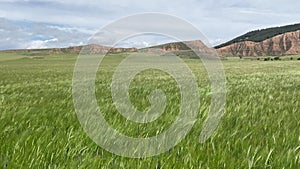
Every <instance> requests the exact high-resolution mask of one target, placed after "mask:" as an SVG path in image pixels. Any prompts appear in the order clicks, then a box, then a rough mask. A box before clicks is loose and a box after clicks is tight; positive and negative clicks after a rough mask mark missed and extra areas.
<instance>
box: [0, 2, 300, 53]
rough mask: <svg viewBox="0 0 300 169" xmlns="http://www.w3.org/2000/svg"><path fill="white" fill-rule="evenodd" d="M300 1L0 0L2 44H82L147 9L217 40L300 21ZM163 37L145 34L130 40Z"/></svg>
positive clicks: (144, 42) (155, 41) (0, 46)
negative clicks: (194, 28) (191, 26)
mask: <svg viewBox="0 0 300 169" xmlns="http://www.w3.org/2000/svg"><path fill="white" fill-rule="evenodd" d="M299 6H300V1H296V0H264V1H261V0H251V1H250V0H243V1H237V0H210V1H209V0H184V1H183V0H159V1H158V0H151V1H141V0H131V1H129V0H123V1H121V0H119V1H117V0H110V1H107V0H77V1H73V0H51V1H50V0H0V49H15V48H48V47H67V46H74V45H82V44H85V43H87V41H88V38H89V37H90V36H91V35H92V34H93V33H96V31H97V30H98V29H99V28H101V27H103V26H105V25H107V24H109V23H111V22H112V21H114V20H117V19H119V18H121V17H124V16H128V15H132V14H137V13H143V12H162V13H166V14H171V15H174V16H178V17H180V18H183V19H185V20H187V21H189V22H190V23H192V24H193V25H195V26H196V27H197V28H198V29H199V30H200V31H201V32H202V33H203V34H204V35H205V36H206V37H207V39H208V40H209V41H210V42H211V43H212V44H213V45H216V44H219V43H222V42H225V41H227V40H230V39H232V38H234V37H236V36H238V35H241V34H243V33H246V32H247V31H250V30H255V29H261V28H267V27H272V26H280V25H286V24H293V23H298V22H300V10H298V7H299ZM164 42H165V40H162V38H149V37H144V38H135V39H132V41H130V40H129V41H128V42H126V43H127V46H137V47H143V46H148V45H155V44H159V43H164ZM126 43H124V44H125V46H126Z"/></svg>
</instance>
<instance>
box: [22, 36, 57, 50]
mask: <svg viewBox="0 0 300 169" xmlns="http://www.w3.org/2000/svg"><path fill="white" fill-rule="evenodd" d="M57 41H58V39H57V38H53V39H49V40H44V41H43V40H35V41H32V42H31V43H30V44H29V46H28V47H27V48H26V49H43V48H49V47H51V46H50V45H49V43H51V42H57Z"/></svg>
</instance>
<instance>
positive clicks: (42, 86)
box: [0, 53, 300, 169]
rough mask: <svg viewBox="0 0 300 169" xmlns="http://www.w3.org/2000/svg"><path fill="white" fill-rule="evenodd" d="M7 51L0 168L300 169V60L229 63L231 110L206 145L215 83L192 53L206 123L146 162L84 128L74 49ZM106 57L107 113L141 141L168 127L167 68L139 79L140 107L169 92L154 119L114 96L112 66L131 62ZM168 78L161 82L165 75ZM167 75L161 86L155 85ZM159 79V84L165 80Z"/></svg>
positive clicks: (171, 98)
mask: <svg viewBox="0 0 300 169" xmlns="http://www.w3.org/2000/svg"><path fill="white" fill-rule="evenodd" d="M11 55H12V54H5V53H1V54H0V121H1V123H0V132H1V138H0V154H1V155H0V166H1V167H3V168H180V169H181V168H297V167H299V166H300V110H299V107H300V104H299V102H300V61H297V60H295V59H294V60H293V61H291V60H289V59H284V60H283V61H267V62H264V61H249V60H243V61H239V60H236V59H228V60H224V61H223V64H224V67H225V71H226V76H227V92H228V93H227V102H226V112H225V115H224V116H223V118H222V121H221V123H220V125H219V127H218V129H217V131H216V132H215V134H214V136H213V137H211V138H210V139H209V140H208V141H207V142H205V143H204V144H200V143H199V142H198V139H199V134H200V132H201V129H202V125H203V122H204V119H205V117H206V113H207V111H208V106H209V105H210V94H211V93H210V85H209V81H208V79H207V75H206V72H205V69H204V67H203V65H202V64H201V62H200V61H199V60H194V59H193V60H192V59H185V62H186V63H187V64H188V65H189V66H190V68H191V69H192V70H193V72H194V74H195V75H196V77H197V80H198V84H199V93H200V94H201V107H200V110H199V115H198V121H197V122H196V124H195V125H194V127H193V129H192V130H191V132H190V133H189V134H188V135H187V137H186V138H185V139H184V140H183V141H182V142H180V144H178V145H177V146H176V147H174V148H173V149H171V150H170V151H168V152H166V153H164V154H161V155H158V156H155V157H149V158H144V159H130V158H125V157H119V156H116V155H113V154H111V153H109V152H107V151H105V150H104V149H102V148H101V147H99V146H97V145H96V144H95V143H94V142H93V141H92V140H91V139H90V138H89V137H88V136H87V135H86V134H85V132H84V131H83V129H82V128H81V126H80V124H79V122H78V120H77V116H76V113H75V110H74V106H73V101H72V74H73V69H74V64H75V61H76V57H77V56H75V55H49V56H41V57H36V58H35V57H29V56H25V55H21V54H20V55H14V56H13V57H11ZM124 57H125V56H124V55H114V56H110V57H107V58H105V59H104V62H103V64H102V66H101V67H100V68H99V71H98V74H97V81H96V95H97V98H98V103H99V106H100V107H101V108H102V109H103V111H104V115H105V118H106V119H107V121H108V122H109V123H110V124H111V125H113V126H114V127H115V128H116V129H117V130H119V131H120V132H122V133H124V134H127V135H131V136H134V137H145V136H152V135H155V134H157V133H160V132H162V131H163V130H165V129H166V128H168V127H169V126H170V124H171V123H172V122H173V121H174V119H175V117H176V115H177V112H178V110H179V104H180V101H179V98H180V97H178V96H179V91H178V87H177V86H176V83H175V81H174V80H173V79H172V78H171V77H169V76H168V75H167V74H165V73H162V72H159V71H154V70H149V71H144V72H142V73H140V74H139V75H138V76H137V77H136V78H135V80H134V81H133V82H132V84H131V88H130V98H131V101H132V103H133V104H134V105H135V106H136V107H138V108H139V109H140V110H145V109H147V107H148V106H149V102H148V101H147V94H149V92H150V91H151V90H153V89H154V88H156V87H160V88H161V89H162V90H164V91H165V92H166V95H167V97H168V102H167V103H168V105H167V107H166V111H165V113H164V115H163V116H162V117H160V118H159V119H158V120H157V121H155V122H153V123H151V124H143V125H142V124H134V123H132V122H128V121H126V120H125V119H124V118H123V117H122V116H121V115H119V114H118V113H117V111H116V110H115V108H114V106H113V103H112V99H111V96H110V83H111V77H112V75H113V72H114V69H115V68H116V66H117V65H118V63H119V62H120V61H121V60H122V58H124ZM161 79H163V80H161ZM158 81H159V83H157V82H158ZM157 84H159V85H157Z"/></svg>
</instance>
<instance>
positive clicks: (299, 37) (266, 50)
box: [217, 30, 300, 57]
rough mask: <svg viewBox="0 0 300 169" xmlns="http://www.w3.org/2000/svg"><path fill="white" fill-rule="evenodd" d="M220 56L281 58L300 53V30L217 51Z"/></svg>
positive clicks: (240, 43) (236, 44)
mask: <svg viewBox="0 0 300 169" xmlns="http://www.w3.org/2000/svg"><path fill="white" fill-rule="evenodd" d="M217 51H218V54H219V56H240V57H242V56H281V55H295V54H299V53H300V30H299V31H295V32H289V33H285V34H282V35H278V36H275V37H272V38H270V39H267V40H264V41H262V42H251V41H244V42H239V43H234V44H231V45H229V46H225V47H222V48H219V49H217Z"/></svg>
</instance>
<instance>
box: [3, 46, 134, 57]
mask: <svg viewBox="0 0 300 169" xmlns="http://www.w3.org/2000/svg"><path fill="white" fill-rule="evenodd" d="M83 49H84V50H83ZM136 51H137V48H112V47H108V46H101V45H95V44H90V45H85V46H72V47H68V48H47V49H17V50H5V51H4V52H11V53H29V54H31V55H40V54H41V55H45V54H46V55H47V54H79V53H80V52H88V53H89V54H106V53H124V52H136Z"/></svg>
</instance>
